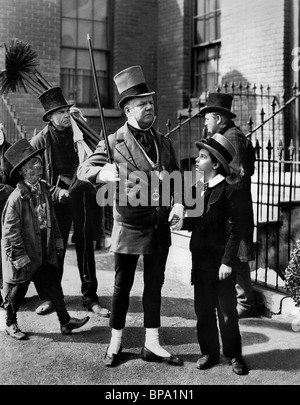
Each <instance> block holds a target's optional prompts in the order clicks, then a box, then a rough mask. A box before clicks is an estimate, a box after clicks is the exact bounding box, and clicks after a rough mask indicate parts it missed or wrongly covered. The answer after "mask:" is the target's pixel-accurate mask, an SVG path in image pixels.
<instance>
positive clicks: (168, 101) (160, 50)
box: [157, 0, 189, 133]
mask: <svg viewBox="0 0 300 405" xmlns="http://www.w3.org/2000/svg"><path fill="white" fill-rule="evenodd" d="M187 14H188V2H186V1H185V0H176V1H174V0H164V1H158V24H159V27H158V47H157V55H158V56H157V57H158V69H157V80H158V83H157V92H158V111H159V116H158V125H159V127H160V129H161V131H162V132H164V133H166V131H167V128H166V123H167V120H168V119H170V121H171V125H172V126H173V127H174V126H176V125H177V111H178V110H179V109H181V108H183V107H184V104H186V105H187V97H188V93H189V24H186V18H187Z"/></svg>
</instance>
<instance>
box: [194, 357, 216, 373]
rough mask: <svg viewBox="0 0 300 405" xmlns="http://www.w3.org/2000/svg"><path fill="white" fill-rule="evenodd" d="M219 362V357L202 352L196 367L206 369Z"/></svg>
mask: <svg viewBox="0 0 300 405" xmlns="http://www.w3.org/2000/svg"><path fill="white" fill-rule="evenodd" d="M218 363H219V359H218V358H217V357H215V356H212V355H210V354H203V355H202V356H201V357H200V358H199V359H198V361H197V364H196V368H198V369H199V370H206V369H208V368H211V367H213V366H215V365H216V364H218Z"/></svg>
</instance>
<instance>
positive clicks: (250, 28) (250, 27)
mask: <svg viewBox="0 0 300 405" xmlns="http://www.w3.org/2000/svg"><path fill="white" fill-rule="evenodd" d="M284 3H285V2H284V0H264V1H261V0H251V1H244V0H243V1H241V0H222V9H221V12H222V15H221V37H222V48H221V66H220V67H221V75H222V76H223V79H224V78H228V79H230V80H237V81H238V80H243V81H248V82H249V83H255V84H256V85H257V86H258V87H259V86H260V85H261V84H263V85H264V86H267V85H270V87H271V91H272V93H281V92H282V90H283V83H284V77H283V72H284V57H283V56H284Z"/></svg>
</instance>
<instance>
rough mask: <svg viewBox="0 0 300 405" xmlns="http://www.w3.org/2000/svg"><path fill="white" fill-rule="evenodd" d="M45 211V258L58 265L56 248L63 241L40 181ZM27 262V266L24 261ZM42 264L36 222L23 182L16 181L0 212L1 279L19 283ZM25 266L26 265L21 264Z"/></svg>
mask: <svg viewBox="0 0 300 405" xmlns="http://www.w3.org/2000/svg"><path fill="white" fill-rule="evenodd" d="M40 184H41V187H42V190H43V193H44V196H45V202H46V212H47V261H48V263H49V264H50V265H52V266H54V267H58V261H57V252H56V249H57V248H61V249H63V241H62V239H61V235H60V231H59V228H58V225H57V221H56V217H55V214H54V210H53V206H52V200H51V195H50V191H49V185H48V184H47V183H46V182H45V181H40ZM28 264H29V265H30V266H26V265H28ZM41 265H42V240H41V232H40V227H39V222H38V219H37V217H36V213H35V210H34V206H33V201H32V199H31V193H30V191H29V189H28V187H27V186H26V185H25V184H24V182H20V183H18V184H17V187H16V189H15V190H14V191H13V192H12V193H11V195H10V196H9V198H8V200H7V203H6V205H5V207H4V210H3V215H2V266H3V280H4V281H6V282H7V283H15V284H17V283H22V282H25V281H27V280H30V279H31V278H32V276H33V275H34V273H35V272H36V271H37V270H38V269H39V267H40V266H41ZM24 266H26V267H24Z"/></svg>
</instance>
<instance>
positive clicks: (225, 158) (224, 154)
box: [195, 134, 236, 176]
mask: <svg viewBox="0 0 300 405" xmlns="http://www.w3.org/2000/svg"><path fill="white" fill-rule="evenodd" d="M220 137H222V138H220ZM215 138H217V139H215ZM223 138H224V139H223ZM219 140H221V141H220V142H219ZM222 140H224V142H225V143H226V145H225V144H224V143H222ZM195 145H196V146H197V148H198V149H199V150H200V149H207V150H208V151H209V152H210V153H211V154H212V155H214V156H215V157H216V158H217V159H218V161H219V162H220V163H221V165H222V166H223V168H224V170H225V172H226V174H227V176H229V175H230V173H231V171H230V166H229V163H230V162H231V161H232V159H233V158H234V156H235V154H236V151H235V148H234V146H233V145H232V143H231V142H230V141H229V140H228V139H226V138H225V137H224V136H223V135H220V134H215V135H214V137H211V138H209V139H208V140H207V141H204V142H203V141H198V142H195ZM229 149H230V150H229Z"/></svg>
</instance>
